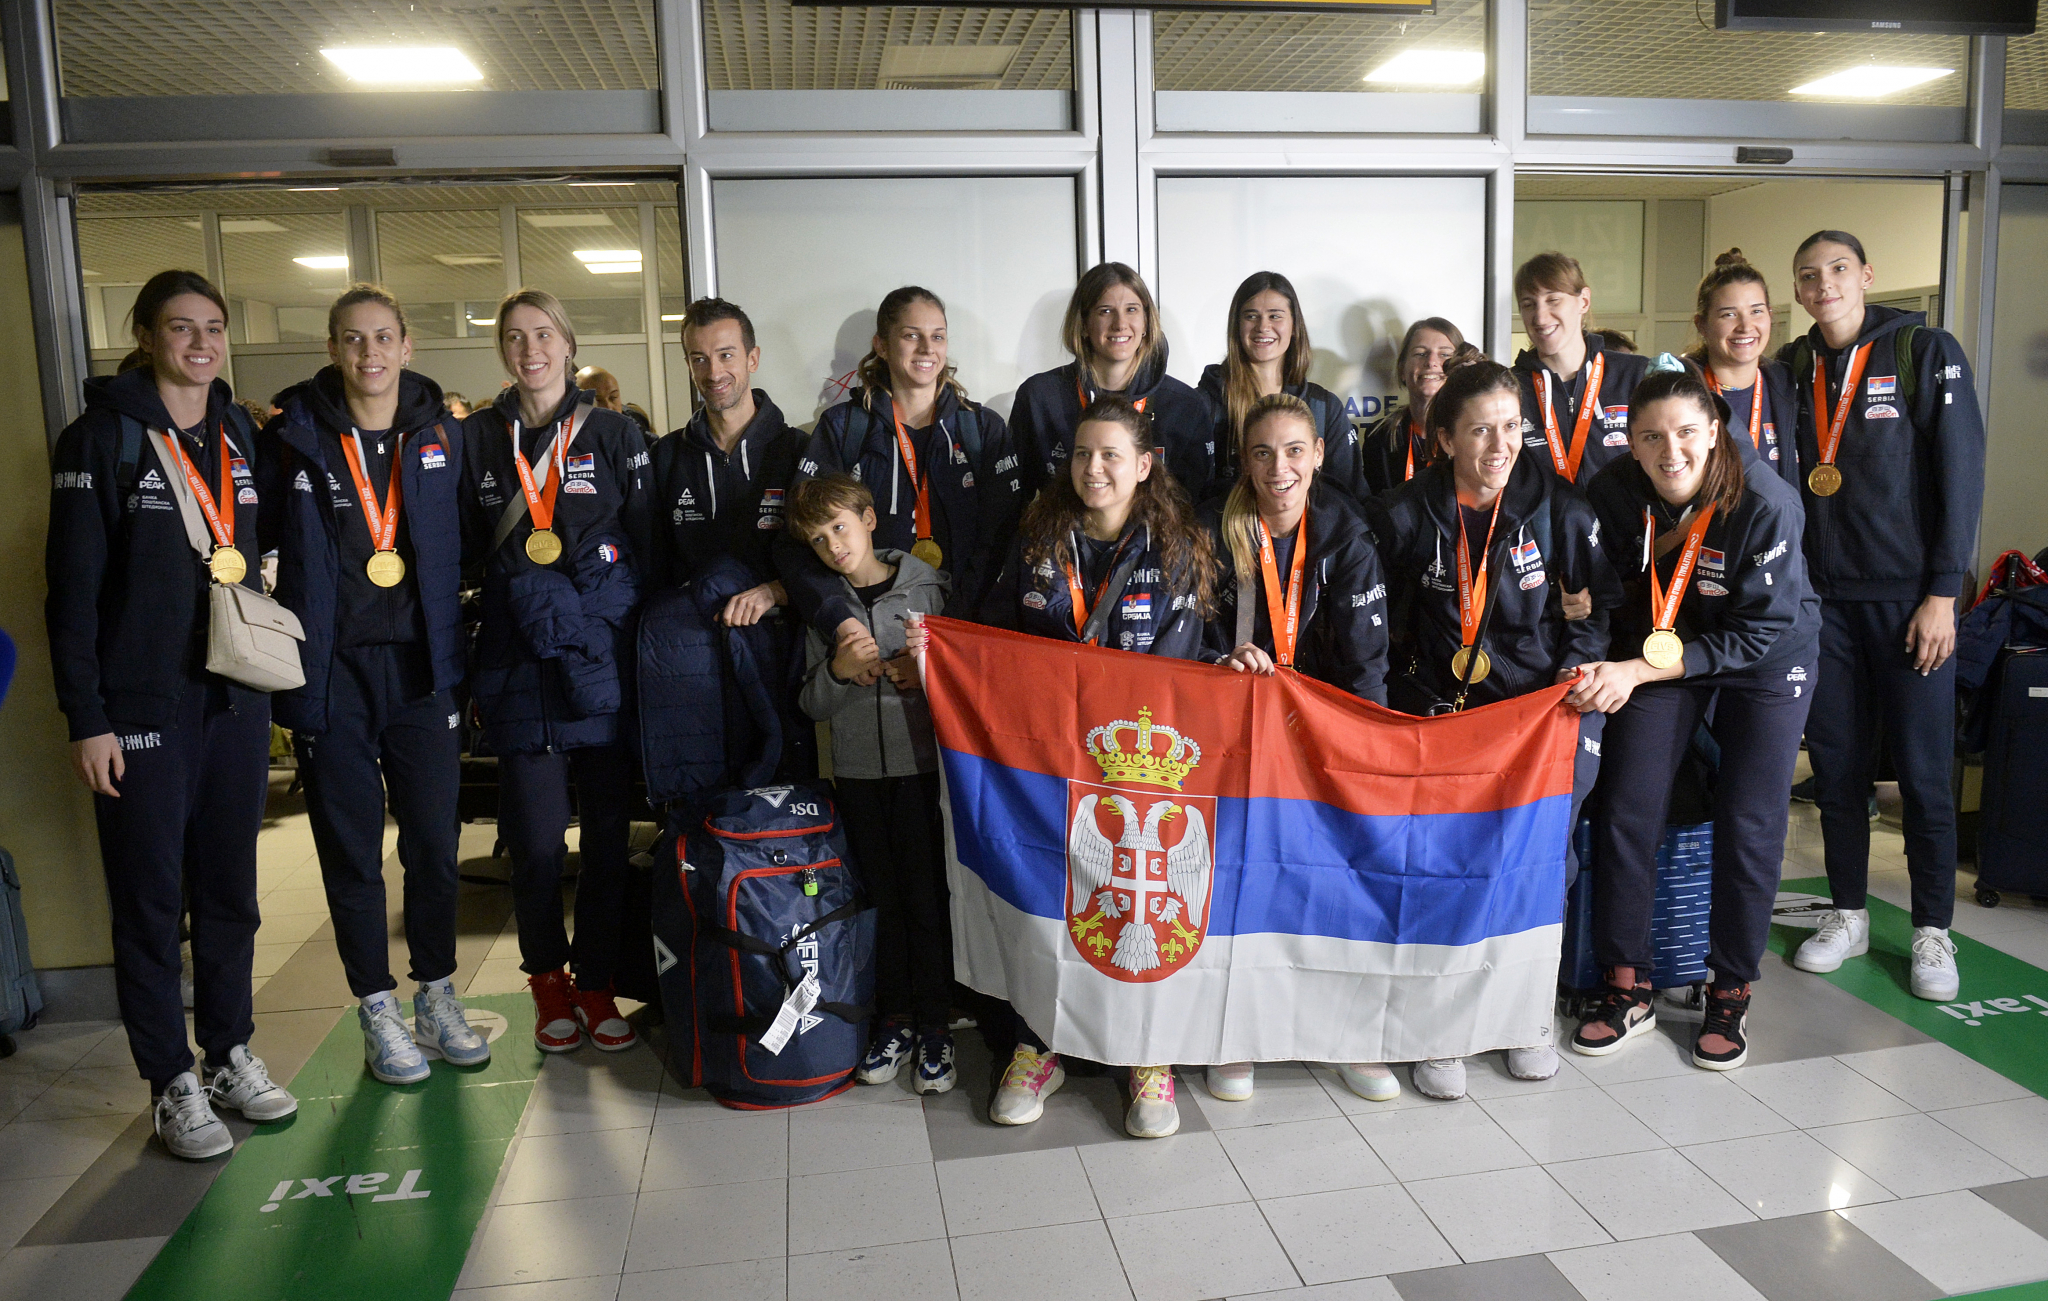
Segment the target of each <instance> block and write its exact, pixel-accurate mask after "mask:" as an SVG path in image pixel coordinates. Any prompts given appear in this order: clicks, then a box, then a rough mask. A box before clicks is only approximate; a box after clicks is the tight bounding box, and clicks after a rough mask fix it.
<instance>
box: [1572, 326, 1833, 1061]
mask: <svg viewBox="0 0 2048 1301" xmlns="http://www.w3.org/2000/svg"><path fill="white" fill-rule="evenodd" d="M1660 365H1661V359H1660ZM1671 365H1672V367H1673V369H1659V370H1657V371H1655V372H1653V373H1652V374H1651V375H1650V376H1649V377H1648V378H1647V379H1645V380H1644V381H1643V383H1642V384H1641V386H1640V387H1638V388H1637V390H1636V394H1635V404H1634V406H1633V407H1632V408H1631V409H1630V411H1629V451H1630V454H1631V455H1630V459H1628V460H1625V461H1617V462H1615V463H1614V464H1612V465H1610V466H1608V467H1607V469H1605V470H1602V471H1601V472H1600V474H1599V476H1598V477H1597V478H1595V479H1594V481H1593V484H1592V489H1591V492H1590V494H1589V495H1590V497H1591V499H1592V502H1593V507H1594V509H1595V510H1597V511H1598V512H1599V514H1600V523H1601V526H1602V531H1603V535H1604V536H1605V537H1606V538H1607V548H1608V554H1609V556H1610V557H1611V558H1612V560H1613V562H1614V564H1615V567H1616V569H1617V570H1618V571H1619V572H1620V574H1621V578H1622V581H1623V582H1624V584H1626V589H1625V594H1624V597H1623V601H1622V605H1621V612H1620V614H1619V615H1618V616H1617V617H1616V619H1615V629H1614V646H1615V648H1616V652H1617V657H1616V658H1614V659H1612V660H1603V661H1600V662H1598V663H1594V664H1589V665H1586V666H1585V671H1584V674H1583V676H1581V677H1580V679H1579V681H1578V684H1577V685H1576V686H1574V687H1573V689H1572V691H1571V693H1570V695H1569V696H1568V697H1567V699H1569V700H1570V701H1571V703H1572V704H1574V705H1576V706H1577V707H1578V708H1580V709H1581V710H1599V711H1601V712H1603V713H1606V714H1607V715H1608V719H1607V735H1606V739H1605V748H1606V756H1605V765H1604V772H1603V776H1602V786H1601V803H1600V812H1599V816H1598V817H1597V818H1596V819H1595V821H1594V838H1595V840H1596V842H1597V843H1598V845H1599V852H1598V854H1597V855H1596V856H1595V859H1594V861H1595V862H1596V863H1597V864H1598V867H1597V869H1596V870H1595V872H1594V876H1593V954H1594V957H1595V958H1596V959H1597V960H1598V961H1599V963H1600V965H1601V966H1602V967H1603V968H1604V969H1605V971H1606V980H1607V985H1606V988H1605V990H1604V991H1603V998H1602V1001H1601V1004H1600V1006H1599V1008H1598V1010H1597V1011H1595V1012H1594V1013H1593V1015H1591V1016H1590V1017H1588V1018H1587V1019H1586V1020H1585V1021H1583V1022H1582V1023H1581V1024H1580V1025H1579V1028H1578V1031H1577V1033H1575V1034H1574V1035H1573V1036H1572V1047H1573V1049H1575V1050H1576V1051H1578V1052H1581V1053H1584V1054H1587V1055H1588V1056H1601V1055H1604V1054H1607V1053H1611V1052H1614V1051H1615V1050H1616V1049H1618V1048H1620V1047H1621V1046H1622V1045H1623V1044H1624V1043H1626V1042H1627V1041H1628V1040H1629V1039H1631V1038H1633V1037H1635V1036H1636V1035H1638V1034H1641V1033H1643V1032H1645V1031H1647V1030H1650V1029H1652V1028H1654V1026H1655V1025H1656V1020H1657V1016H1656V1011H1655V1009H1654V1007H1653V1005H1652V1003H1651V990H1650V959H1651V953H1650V915H1651V906H1652V902H1653V900H1654V897H1655V895H1656V886H1657V849H1658V846H1659V845H1660V844H1662V842H1663V840H1664V815H1665V811H1666V807H1667V805H1668V803H1669V800H1670V793H1671V779H1672V776H1673V775H1674V774H1675V773H1676V772H1677V769H1678V765H1679V762H1680V761H1681V760H1682V759H1683V758H1684V756H1685V753H1686V749H1687V747H1688V746H1689V745H1690V744H1691V740H1692V735H1693V732H1694V730H1695V729H1696V728H1697V727H1698V726H1699V723H1700V720H1701V719H1702V718H1703V717H1705V716H1706V715H1707V713H1708V711H1709V709H1710V708H1711V710H1712V712H1713V732H1714V738H1715V740H1717V741H1718V742H1719V743H1720V746H1721V765H1720V777H1719V780H1718V782H1717V784H1716V787H1715V792H1714V884H1713V903H1712V919H1711V921H1710V922H1709V939H1708V945H1709V947H1708V952H1707V965H1708V966H1709V967H1711V968H1713V971H1714V984H1713V987H1712V989H1710V990H1709V991H1708V997H1707V1014H1706V1021H1705V1023H1704V1025H1703V1026H1702V1027H1701V1029H1700V1033H1699V1035H1698V1037H1697V1038H1696V1039H1695V1041H1694V1044H1693V1053H1692V1059H1693V1062H1694V1064H1695V1065H1698V1066H1701V1067H1704V1068H1706V1069H1708V1070H1717V1071H1725V1070H1732V1069H1734V1068H1735V1067H1737V1066H1740V1065H1741V1064H1742V1062H1743V1060H1744V1059H1745V1057H1746V1056H1747V1055H1748V1051H1749V1050H1748V1039H1747V1035H1748V1021H1749V984H1750V982H1751V981H1753V980H1755V979H1756V978H1757V974H1758V964H1759V962H1760V961H1761V960H1762V957H1763V952H1764V940H1765V939H1766V937H1767V936H1768V935H1769V932H1770V926H1771V907H1772V904H1773V903H1774V902H1775V901H1776V898H1777V891H1778V878H1779V875H1780V869H1781V868H1782V866H1783V860H1784V854H1785V822H1786V815H1787V808H1786V799H1785V788H1786V785H1787V783H1789V782H1790V781H1791V778H1792V766H1793V763H1794V762H1795V761H1796V760H1797V758H1798V755H1799V732H1800V729H1801V728H1802V727H1803V726H1804V725H1805V723H1806V717H1807V709H1808V708H1809V707H1810V706H1811V705H1812V704H1813V699H1814V697H1813V679H1814V661H1815V656H1816V654H1817V652H1818V641H1819V634H1820V601H1819V599H1818V598H1817V597H1815V596H1814V594H1813V588H1812V586H1811V585H1810V584H1809V583H1808V582H1807V579H1806V561H1805V558H1804V557H1803V556H1802V555H1801V553H1800V549H1799V535H1800V530H1801V527H1802V524H1803V520H1802V517H1801V512H1800V509H1799V501H1798V498H1796V497H1795V496H1794V495H1793V494H1792V490H1791V489H1789V488H1787V487H1786V486H1785V484H1784V481H1783V480H1781V479H1779V478H1778V477H1777V476H1776V475H1773V474H1768V473H1757V474H1747V473H1745V471H1744V469H1743V465H1742V457H1741V455H1740V454H1739V453H1738V452H1737V451H1736V449H1735V446H1734V444H1733V443H1732V441H1731V440H1730V438H1729V435H1728V427H1727V404H1726V403H1725V402H1723V401H1722V400H1721V399H1720V398H1719V397H1717V396H1715V395H1714V394H1713V393H1711V392H1709V391H1708V389H1707V387H1706V385H1705V384H1704V383H1702V382H1701V380H1700V378H1699V376H1698V375H1697V374H1696V373H1694V372H1693V371H1691V370H1688V369H1686V368H1684V366H1683V364H1682V363H1679V362H1677V361H1676V360H1675V359H1674V360H1673V361H1672V362H1671ZM1624 657H1625V658H1624Z"/></svg>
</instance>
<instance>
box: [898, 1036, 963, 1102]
mask: <svg viewBox="0 0 2048 1301" xmlns="http://www.w3.org/2000/svg"><path fill="white" fill-rule="evenodd" d="M959 1078H960V1073H959V1072H958V1071H956V1070H954V1069H953V1036H952V1035H950V1034H948V1033H946V1032H945V1031H944V1030H933V1031H927V1032H926V1033H925V1034H923V1035H921V1036H919V1038H918V1041H917V1074H916V1075H915V1076H913V1077H911V1081H910V1087H911V1089H912V1090H913V1091H914V1092H917V1093H944V1092H946V1091H947V1090H949V1089H951V1088H952V1087H953V1085H954V1083H955V1082H956V1081H958V1080H959Z"/></svg>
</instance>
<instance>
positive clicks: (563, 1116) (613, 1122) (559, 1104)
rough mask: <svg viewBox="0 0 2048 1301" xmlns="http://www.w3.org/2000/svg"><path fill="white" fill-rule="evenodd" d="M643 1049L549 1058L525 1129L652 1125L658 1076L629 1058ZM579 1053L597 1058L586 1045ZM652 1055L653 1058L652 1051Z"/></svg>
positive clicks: (561, 1130) (552, 1130)
mask: <svg viewBox="0 0 2048 1301" xmlns="http://www.w3.org/2000/svg"><path fill="white" fill-rule="evenodd" d="M644 1051H645V1050H643V1049H634V1050H632V1052H629V1053H626V1054H621V1055H620V1056H619V1057H618V1058H616V1059H606V1060H593V1061H578V1060H574V1059H571V1058H568V1057H556V1058H550V1059H549V1060H547V1061H546V1062H544V1063H543V1064H542V1066H541V1073H540V1080H539V1082H538V1083H536V1084H535V1085H534V1086H533V1096H532V1098H531V1099H530V1100H528V1102H527V1104H526V1115H525V1117H524V1119H523V1120H522V1121H521V1123H520V1133H521V1134H523V1135H529V1136H530V1135H535V1134H579V1133H586V1132H588V1131H591V1130H598V1129H635V1128H644V1127H646V1126H649V1125H652V1124H653V1123H654V1105H655V1100H656V1098H657V1096H658V1092H659V1089H660V1084H659V1079H658V1077H657V1076H656V1075H654V1074H653V1073H652V1071H651V1070H650V1069H649V1068H648V1067H647V1066H643V1065H639V1064H637V1063H631V1062H628V1061H626V1060H625V1059H626V1058H628V1057H632V1056H634V1055H636V1054H642V1053H644ZM578 1056H579V1057H585V1056H587V1057H591V1058H595V1057H596V1054H594V1053H591V1052H590V1050H589V1049H587V1048H586V1049H584V1050H583V1052H582V1053H579V1054H578ZM647 1061H648V1062H649V1063H651V1062H652V1061H653V1059H652V1057H651V1056H650V1057H648V1058H647Z"/></svg>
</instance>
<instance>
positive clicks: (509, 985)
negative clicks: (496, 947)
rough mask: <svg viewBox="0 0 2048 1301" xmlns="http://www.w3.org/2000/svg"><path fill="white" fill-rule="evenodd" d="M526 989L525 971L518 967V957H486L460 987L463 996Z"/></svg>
mask: <svg viewBox="0 0 2048 1301" xmlns="http://www.w3.org/2000/svg"><path fill="white" fill-rule="evenodd" d="M525 989H526V973H525V972H524V971H521V970H520V969H519V959H518V958H517V957H516V956H515V957H510V958H486V959H484V960H483V961H482V962H479V963H478V964H477V968H476V974H475V975H473V976H471V977H470V978H469V983H468V984H467V985H465V986H463V988H462V996H463V997H464V998H476V997H478V996H480V995H483V994H518V993H522V992H524V991H525Z"/></svg>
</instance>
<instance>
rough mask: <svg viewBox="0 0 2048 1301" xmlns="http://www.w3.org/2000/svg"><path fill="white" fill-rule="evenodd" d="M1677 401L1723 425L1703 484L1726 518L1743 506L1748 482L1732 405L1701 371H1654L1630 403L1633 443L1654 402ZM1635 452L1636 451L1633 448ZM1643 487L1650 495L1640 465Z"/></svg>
mask: <svg viewBox="0 0 2048 1301" xmlns="http://www.w3.org/2000/svg"><path fill="white" fill-rule="evenodd" d="M1666 398H1676V399H1678V400H1680V401H1683V402H1690V403H1692V404H1693V405H1695V406H1697V407H1698V408H1699V409H1700V411H1701V412H1702V413H1704V414H1705V415H1706V416H1707V418H1708V419H1710V420H1716V421H1719V422H1720V425H1721V433H1720V436H1719V437H1717V438H1715V439H1714V447H1713V450H1712V451H1710V452H1708V453H1707V477H1706V478H1705V479H1704V480H1702V481H1701V483H1700V493H1701V495H1702V496H1704V497H1705V498H1706V499H1707V500H1708V501H1710V502H1712V503H1713V505H1714V508H1715V509H1717V510H1719V511H1720V512H1721V513H1722V514H1724V515H1726V514H1727V513H1729V512H1730V511H1732V510H1734V509H1735V508H1736V507H1738V506H1740V505H1741V504H1742V493H1743V489H1744V486H1745V481H1744V479H1743V476H1742V453H1740V452H1738V451H1736V450H1735V441H1734V439H1732V438H1730V437H1729V436H1728V404H1727V402H1725V401H1723V400H1722V398H1721V395H1720V394H1718V393H1716V392H1714V391H1713V390H1712V389H1710V388H1708V387H1707V382H1706V380H1704V379H1702V378H1701V377H1700V374H1699V372H1698V371H1696V370H1694V369H1693V368H1692V367H1691V366H1690V365H1688V366H1687V367H1686V368H1685V369H1684V370H1659V371H1652V372H1650V374H1648V375H1646V376H1644V377H1643V381H1642V382H1641V383H1640V384H1637V385H1636V388H1635V392H1634V393H1632V394H1630V395H1629V401H1628V434H1629V439H1630V440H1631V441H1633V440H1634V439H1635V434H1636V425H1637V423H1638V422H1639V421H1640V419H1641V417H1642V413H1643V411H1644V409H1645V408H1647V407H1648V406H1649V405H1650V404H1651V403H1652V402H1662V401H1664V400H1665V399H1666ZM1631 450H1633V449H1631ZM1636 473H1637V474H1638V475H1639V476H1641V478H1642V482H1643V487H1644V488H1645V489H1646V490H1647V491H1649V492H1653V493H1654V492H1655V491H1656V489H1655V488H1654V487H1651V486H1650V476H1649V475H1647V474H1644V473H1643V468H1642V466H1640V465H1638V466H1636Z"/></svg>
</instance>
